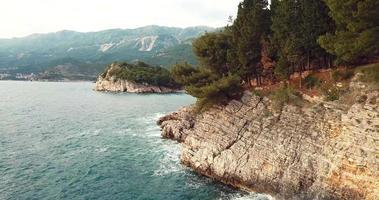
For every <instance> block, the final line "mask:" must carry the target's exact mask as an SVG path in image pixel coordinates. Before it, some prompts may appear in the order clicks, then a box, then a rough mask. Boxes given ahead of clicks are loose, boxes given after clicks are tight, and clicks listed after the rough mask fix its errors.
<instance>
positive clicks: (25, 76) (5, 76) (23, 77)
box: [0, 73, 38, 81]
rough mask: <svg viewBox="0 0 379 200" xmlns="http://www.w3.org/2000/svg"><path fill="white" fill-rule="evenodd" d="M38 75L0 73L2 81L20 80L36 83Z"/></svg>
mask: <svg viewBox="0 0 379 200" xmlns="http://www.w3.org/2000/svg"><path fill="white" fill-rule="evenodd" d="M37 79H38V78H37V75H36V74H34V73H30V74H24V73H15V74H10V73H0V80H20V81H36V80H37Z"/></svg>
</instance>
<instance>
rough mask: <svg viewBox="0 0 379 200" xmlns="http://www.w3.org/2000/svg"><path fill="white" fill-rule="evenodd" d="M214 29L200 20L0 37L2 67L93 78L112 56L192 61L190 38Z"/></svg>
mask: <svg viewBox="0 0 379 200" xmlns="http://www.w3.org/2000/svg"><path fill="white" fill-rule="evenodd" d="M213 30H214V29H213V28H210V27H200V26H199V27H190V28H184V29H182V28H173V27H162V26H146V27H142V28H137V29H113V30H105V31H100V32H89V33H81V32H74V31H67V30H65V31H60V32H56V33H48V34H34V35H30V36H28V37H23V38H14V39H1V40H0V73H1V74H16V73H24V74H29V73H34V74H39V73H43V75H42V76H39V77H38V78H44V77H45V78H47V79H50V78H52V79H64V78H68V79H77V78H78V77H82V78H84V79H95V77H96V76H97V75H98V74H99V73H100V72H101V70H102V69H103V68H104V65H107V64H108V63H111V62H114V61H129V62H131V61H135V60H141V61H144V62H146V63H149V64H153V65H161V66H169V65H171V64H174V63H176V62H178V61H183V60H186V61H188V62H190V63H196V59H195V57H194V55H193V53H192V46H191V44H192V39H194V38H196V37H198V36H200V35H202V34H203V33H205V32H211V31H213ZM54 77H55V78H54ZM82 78H79V79H82Z"/></svg>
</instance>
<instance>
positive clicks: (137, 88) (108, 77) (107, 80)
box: [94, 63, 180, 93]
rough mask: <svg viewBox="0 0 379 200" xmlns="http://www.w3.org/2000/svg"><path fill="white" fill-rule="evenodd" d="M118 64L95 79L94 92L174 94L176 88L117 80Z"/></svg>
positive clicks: (110, 66)
mask: <svg viewBox="0 0 379 200" xmlns="http://www.w3.org/2000/svg"><path fill="white" fill-rule="evenodd" d="M120 69H121V66H120V64H118V63H112V64H111V65H109V66H108V67H107V69H106V70H105V72H104V73H103V74H102V75H100V76H99V77H98V78H97V81H96V85H95V88H94V90H96V91H106V92H130V93H176V92H179V91H180V90H179V89H177V88H168V87H163V86H156V85H150V84H147V83H135V82H133V81H129V80H126V79H120V78H117V76H116V74H117V72H116V74H115V72H114V71H120Z"/></svg>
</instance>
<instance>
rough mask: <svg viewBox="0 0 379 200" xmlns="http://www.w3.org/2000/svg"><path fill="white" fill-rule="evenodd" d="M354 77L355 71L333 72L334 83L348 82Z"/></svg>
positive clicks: (336, 70)
mask: <svg viewBox="0 0 379 200" xmlns="http://www.w3.org/2000/svg"><path fill="white" fill-rule="evenodd" d="M353 76H354V71H353V70H348V69H346V70H341V69H335V70H333V72H332V79H333V80H334V81H337V82H339V81H346V80H349V79H350V78H352V77H353Z"/></svg>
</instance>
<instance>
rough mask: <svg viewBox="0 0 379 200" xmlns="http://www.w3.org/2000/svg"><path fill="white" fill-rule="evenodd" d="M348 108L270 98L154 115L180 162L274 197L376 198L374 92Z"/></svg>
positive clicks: (378, 102) (378, 148)
mask: <svg viewBox="0 0 379 200" xmlns="http://www.w3.org/2000/svg"><path fill="white" fill-rule="evenodd" d="M355 102H356V103H354V105H353V106H349V107H348V106H344V105H342V104H333V103H327V102H321V103H317V104H315V105H310V106H309V107H301V108H300V107H295V106H291V105H287V106H284V107H283V108H282V109H281V110H278V111H276V110H275V109H273V108H272V106H271V105H272V102H271V101H270V100H269V99H268V98H264V97H258V96H255V95H253V94H252V93H250V92H245V94H244V96H243V98H242V99H241V100H239V101H236V100H233V101H231V102H230V103H229V104H228V105H226V106H220V107H215V108H212V109H210V110H208V111H206V112H204V113H202V114H199V115H194V114H192V108H191V107H187V108H183V109H182V110H180V111H178V112H175V113H172V114H169V115H167V116H165V117H163V118H161V119H160V120H159V121H158V124H159V125H160V126H161V128H162V136H163V137H165V138H171V139H175V140H177V141H179V142H182V145H183V152H182V155H181V161H182V163H183V164H185V165H187V166H189V167H191V168H193V169H194V170H195V171H196V172H198V173H200V174H202V175H205V176H208V177H212V178H214V179H216V180H219V181H221V182H224V183H226V184H229V185H232V186H235V187H238V188H242V189H245V190H249V191H256V192H262V193H269V194H273V195H275V196H276V197H277V198H278V199H369V200H374V199H379V92H378V91H371V92H369V93H365V94H359V95H358V96H357V99H356V100H355Z"/></svg>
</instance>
